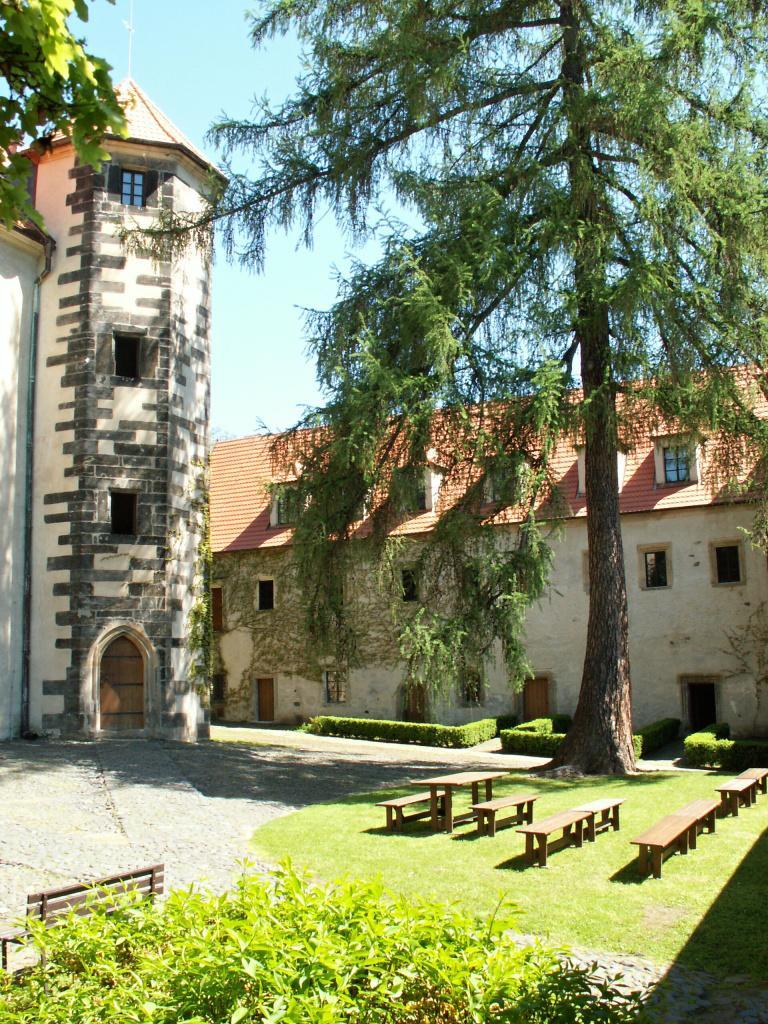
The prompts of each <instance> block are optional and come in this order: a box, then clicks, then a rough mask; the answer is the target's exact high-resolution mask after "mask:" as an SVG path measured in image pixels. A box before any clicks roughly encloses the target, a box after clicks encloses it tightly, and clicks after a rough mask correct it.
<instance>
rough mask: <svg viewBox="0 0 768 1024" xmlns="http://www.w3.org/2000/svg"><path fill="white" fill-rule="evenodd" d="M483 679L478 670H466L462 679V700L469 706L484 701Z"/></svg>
mask: <svg viewBox="0 0 768 1024" xmlns="http://www.w3.org/2000/svg"><path fill="white" fill-rule="evenodd" d="M483 696H484V694H483V681H482V679H481V677H480V673H479V672H476V671H474V672H473V671H469V672H466V673H465V675H464V678H463V679H462V681H461V702H462V704H465V705H467V706H475V705H477V704H482V703H483Z"/></svg>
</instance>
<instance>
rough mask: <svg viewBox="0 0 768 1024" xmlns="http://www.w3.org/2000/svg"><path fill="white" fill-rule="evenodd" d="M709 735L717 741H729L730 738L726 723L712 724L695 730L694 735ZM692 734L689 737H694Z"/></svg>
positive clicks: (728, 727)
mask: <svg viewBox="0 0 768 1024" xmlns="http://www.w3.org/2000/svg"><path fill="white" fill-rule="evenodd" d="M703 732H705V733H709V734H710V735H712V736H714V737H715V739H718V740H729V739H730V738H731V727H730V725H729V724H728V723H727V722H714V723H713V724H712V725H705V726H704V728H703V729H697V730H696V733H703ZM696 733H692V734H691V735H696Z"/></svg>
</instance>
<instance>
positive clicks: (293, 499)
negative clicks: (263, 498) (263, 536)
mask: <svg viewBox="0 0 768 1024" xmlns="http://www.w3.org/2000/svg"><path fill="white" fill-rule="evenodd" d="M299 511H300V509H299V488H298V486H297V485H296V484H280V486H279V487H277V488H276V489H275V493H274V494H273V496H272V515H271V517H270V518H271V521H272V525H273V526H293V525H294V524H295V523H296V521H297V519H298V518H299Z"/></svg>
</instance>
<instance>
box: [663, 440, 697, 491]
mask: <svg viewBox="0 0 768 1024" xmlns="http://www.w3.org/2000/svg"><path fill="white" fill-rule="evenodd" d="M690 478H691V469H690V465H689V452H688V448H687V447H686V446H685V445H669V446H668V447H666V448H665V449H664V481H665V482H666V483H668V484H679V483H684V482H685V481H686V480H690Z"/></svg>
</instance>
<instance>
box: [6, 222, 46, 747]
mask: <svg viewBox="0 0 768 1024" xmlns="http://www.w3.org/2000/svg"><path fill="white" fill-rule="evenodd" d="M42 268H43V261H42V246H41V245H40V244H38V243H36V242H33V241H31V240H29V239H27V238H25V237H23V236H21V235H20V234H19V233H18V232H15V231H6V230H4V229H3V228H0V430H2V439H3V440H2V446H0V507H1V508H2V510H3V515H2V521H0V740H4V739H8V738H9V737H11V736H15V735H17V734H18V732H19V725H20V718H21V664H22V612H23V600H24V518H25V494H24V486H25V479H24V477H25V467H26V433H27V423H28V419H27V408H26V402H27V383H28V377H29V353H30V344H31V332H32V316H33V304H34V288H35V281H36V279H37V277H38V276H39V274H40V272H41V270H42Z"/></svg>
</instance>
